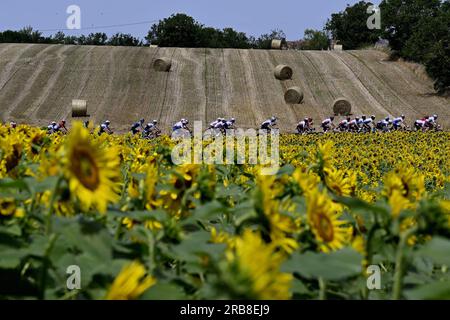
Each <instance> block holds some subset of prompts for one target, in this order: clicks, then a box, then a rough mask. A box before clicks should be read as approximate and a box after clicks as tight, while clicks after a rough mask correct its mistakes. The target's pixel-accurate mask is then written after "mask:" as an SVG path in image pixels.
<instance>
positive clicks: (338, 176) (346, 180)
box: [323, 167, 356, 196]
mask: <svg viewBox="0 0 450 320" xmlns="http://www.w3.org/2000/svg"><path fill="white" fill-rule="evenodd" d="M323 171H324V173H325V183H326V185H327V186H328V188H330V189H331V190H332V191H333V192H334V193H335V194H337V195H338V196H350V195H351V194H352V193H353V192H354V190H355V186H356V177H355V176H354V175H351V176H345V172H344V171H341V170H337V169H336V168H334V167H327V168H325V169H324V170H323Z"/></svg>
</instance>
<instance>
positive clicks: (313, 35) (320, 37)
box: [301, 29, 329, 50]
mask: <svg viewBox="0 0 450 320" xmlns="http://www.w3.org/2000/svg"><path fill="white" fill-rule="evenodd" d="M303 40H304V42H303V43H302V46H301V49H302V50H327V49H328V46H329V41H328V36H327V34H326V33H325V32H324V31H318V30H313V29H306V30H305V37H304V39H303Z"/></svg>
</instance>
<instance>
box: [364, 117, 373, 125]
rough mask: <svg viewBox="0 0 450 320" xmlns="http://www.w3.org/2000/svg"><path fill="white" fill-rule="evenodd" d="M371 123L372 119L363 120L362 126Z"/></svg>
mask: <svg viewBox="0 0 450 320" xmlns="http://www.w3.org/2000/svg"><path fill="white" fill-rule="evenodd" d="M372 122H373V120H372V118H369V119H366V120H364V124H366V125H369V124H372Z"/></svg>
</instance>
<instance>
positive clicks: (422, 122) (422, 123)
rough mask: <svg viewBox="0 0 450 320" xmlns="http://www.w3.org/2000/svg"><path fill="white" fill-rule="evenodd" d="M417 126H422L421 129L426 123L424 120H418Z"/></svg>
mask: <svg viewBox="0 0 450 320" xmlns="http://www.w3.org/2000/svg"><path fill="white" fill-rule="evenodd" d="M416 124H417V125H419V126H421V127H423V126H424V124H425V121H423V120H416Z"/></svg>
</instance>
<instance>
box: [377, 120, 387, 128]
mask: <svg viewBox="0 0 450 320" xmlns="http://www.w3.org/2000/svg"><path fill="white" fill-rule="evenodd" d="M378 123H379V124H380V125H381V126H382V127H387V126H388V124H389V122H388V121H386V120H381V121H380V122H378Z"/></svg>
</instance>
